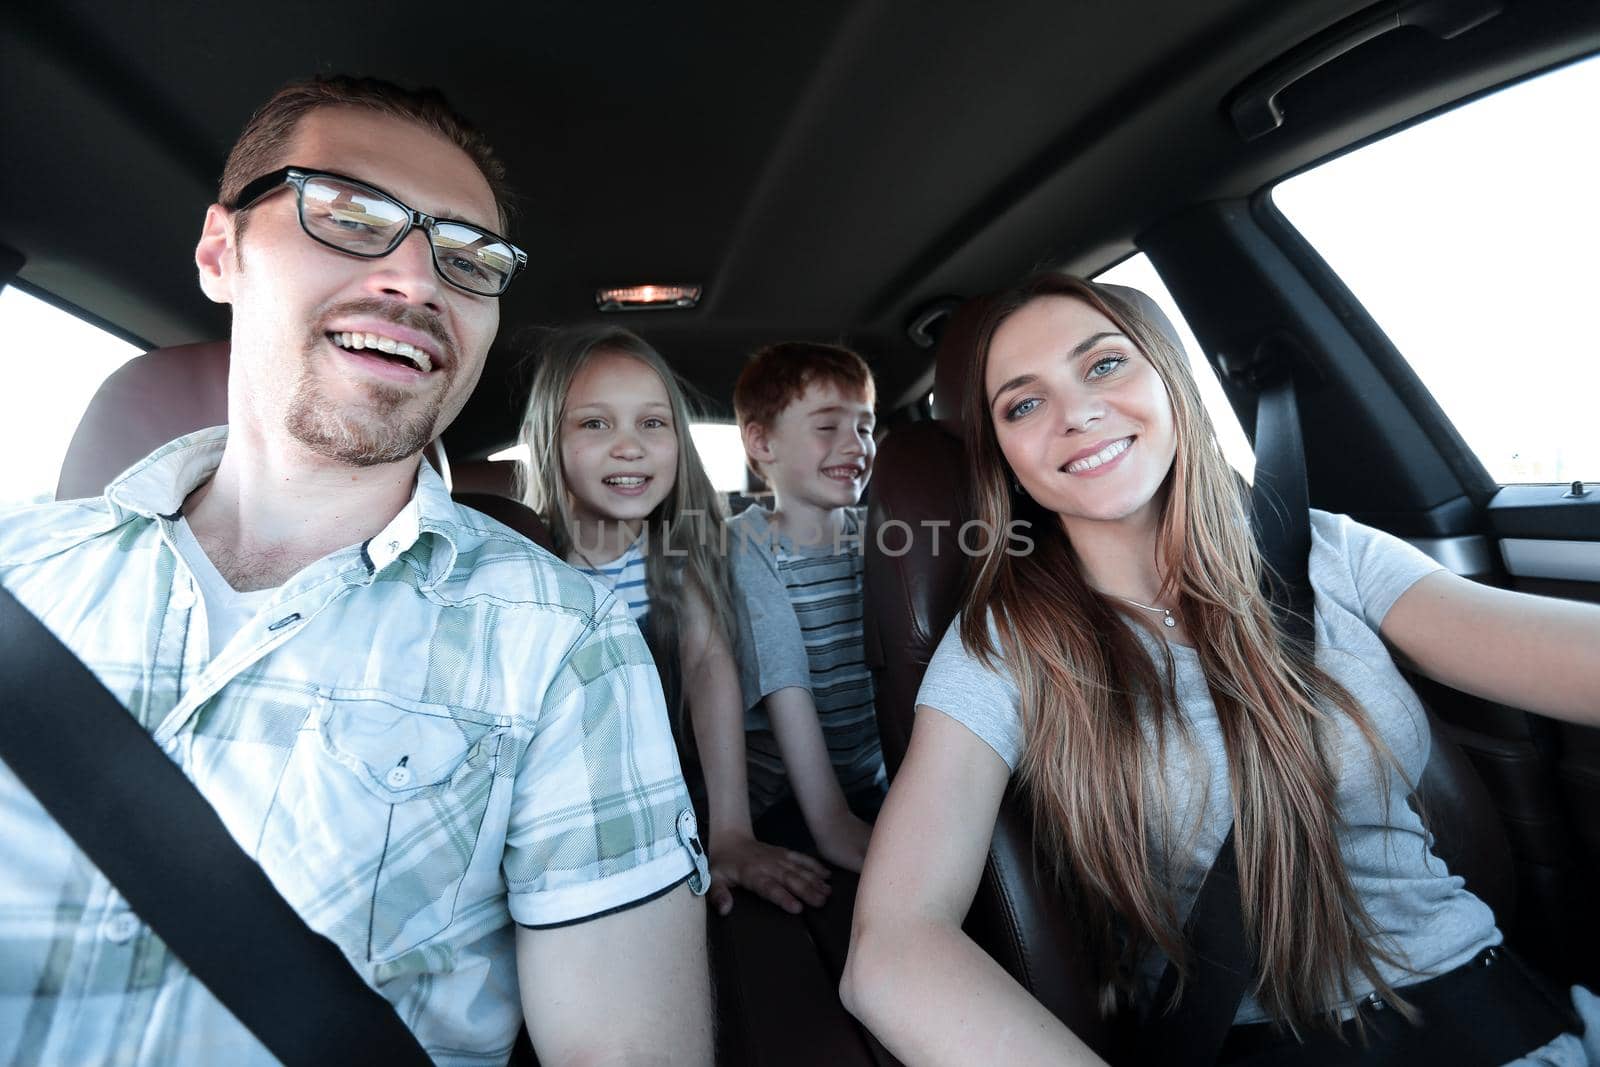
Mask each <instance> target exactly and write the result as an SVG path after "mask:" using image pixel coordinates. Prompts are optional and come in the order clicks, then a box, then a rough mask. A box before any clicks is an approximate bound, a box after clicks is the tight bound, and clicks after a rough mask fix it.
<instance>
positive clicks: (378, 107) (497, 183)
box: [217, 74, 514, 233]
mask: <svg viewBox="0 0 1600 1067" xmlns="http://www.w3.org/2000/svg"><path fill="white" fill-rule="evenodd" d="M322 107H358V108H365V109H367V110H368V111H376V112H378V113H379V114H383V115H392V116H394V117H395V118H398V119H405V120H407V121H410V122H415V123H416V124H417V125H419V126H422V127H423V128H425V129H429V130H432V131H433V132H435V133H437V134H439V135H440V136H441V137H443V138H444V139H445V140H447V141H449V142H450V143H451V144H453V145H455V146H456V147H457V148H459V149H461V150H462V151H463V152H465V153H466V154H467V155H468V156H470V157H471V159H472V162H474V163H476V164H477V166H478V170H479V172H480V173H482V174H483V178H484V180H485V181H486V182H488V183H489V189H490V190H491V191H492V192H493V193H494V200H495V205H496V207H498V208H499V212H500V219H499V227H500V230H501V232H502V233H503V232H504V231H505V230H506V229H507V228H508V227H509V226H510V225H511V217H512V214H513V201H514V196H513V194H512V192H511V186H510V184H509V183H508V182H507V181H506V168H505V164H503V163H501V162H500V158H499V157H498V156H496V155H495V154H494V149H493V148H490V147H489V142H488V140H487V139H486V138H485V137H484V136H483V134H481V133H479V132H478V130H477V128H476V127H474V126H473V125H472V124H471V123H470V122H468V121H467V120H466V119H464V118H462V117H461V116H460V115H459V114H458V113H457V112H456V111H455V109H453V108H452V107H451V106H450V105H449V103H448V102H447V101H446V100H445V98H444V94H443V93H441V92H439V90H437V89H407V88H404V87H402V86H399V85H395V84H394V83H393V82H387V81H383V80H382V79H379V78H355V77H350V76H348V75H343V74H340V75H331V76H326V77H317V78H311V79H308V80H306V81H297V82H290V83H289V84H288V85H285V86H284V87H283V88H281V89H279V90H278V91H277V92H275V93H273V94H272V97H271V99H269V100H268V101H267V102H266V103H265V104H262V105H261V107H259V108H258V109H256V113H255V114H254V115H252V116H250V121H249V122H247V123H245V127H244V130H243V132H241V133H240V134H239V139H238V140H237V141H235V142H234V145H233V150H232V151H230V152H229V153H228V162H227V163H225V164H224V165H223V168H222V188H221V190H220V191H219V192H218V194H217V200H218V202H219V203H221V204H222V205H223V206H225V207H232V206H233V205H234V203H235V201H237V200H238V198H239V192H240V190H242V189H243V188H244V187H245V186H246V185H247V184H248V183H249V182H251V181H252V180H254V179H256V178H259V177H261V175H263V174H267V173H269V172H271V171H273V170H275V169H277V168H278V167H281V166H284V165H285V164H286V163H290V162H293V161H292V160H286V159H284V158H283V154H284V152H285V151H287V149H288V145H289V141H290V139H292V138H293V137H294V131H295V128H296V127H297V126H298V125H299V124H300V120H301V119H302V118H304V117H305V116H306V115H308V114H310V113H311V112H312V111H315V110H316V109H317V108H322ZM351 177H360V175H351ZM237 226H238V228H239V230H240V231H241V232H242V231H243V228H244V219H243V218H242V217H241V218H240V219H239V220H238V223H237Z"/></svg>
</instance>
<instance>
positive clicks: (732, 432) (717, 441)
mask: <svg viewBox="0 0 1600 1067" xmlns="http://www.w3.org/2000/svg"><path fill="white" fill-rule="evenodd" d="M689 436H690V437H692V438H693V439H694V447H695V451H696V452H699V453H700V462H701V463H704V464H705V467H706V474H707V475H709V476H710V478H711V484H712V486H713V487H715V488H716V490H717V492H719V493H742V492H744V490H745V486H746V484H747V481H746V475H745V465H744V443H743V441H742V440H741V439H740V437H739V427H737V426H735V425H734V424H733V423H731V422H696V423H693V424H691V425H690V427H689Z"/></svg>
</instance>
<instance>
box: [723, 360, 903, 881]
mask: <svg viewBox="0 0 1600 1067" xmlns="http://www.w3.org/2000/svg"><path fill="white" fill-rule="evenodd" d="M874 399H875V389H874V386H873V381H872V372H871V371H870V370H869V369H868V368H867V365H866V363H865V362H864V361H863V360H862V359H861V357H860V356H858V355H856V354H855V353H854V352H851V351H849V350H848V349H845V348H840V347H838V346H835V345H824V344H810V343H803V342H789V343H785V344H777V345H772V346H769V347H767V348H764V349H762V350H761V351H759V352H757V353H756V354H755V356H754V357H753V358H752V359H751V361H750V363H749V365H748V366H746V367H745V370H744V373H743V374H741V375H740V377H739V382H738V385H737V386H735V388H734V398H733V403H734V411H735V413H736V414H737V417H738V420H739V430H740V433H741V434H742V435H743V439H744V448H745V455H746V458H747V459H748V460H749V462H750V466H751V467H752V468H753V469H754V470H755V471H756V473H758V474H760V475H761V476H762V477H763V478H765V479H766V480H767V482H768V483H769V484H770V485H771V486H772V491H773V507H772V509H771V510H770V511H769V510H768V509H766V508H764V507H760V506H759V505H757V506H752V507H750V508H748V509H747V510H745V511H744V512H743V513H741V514H740V515H738V516H737V517H736V518H734V519H733V520H732V521H731V523H730V525H729V529H730V531H731V533H732V544H733V573H734V580H735V583H736V584H737V587H738V599H739V601H740V603H741V607H742V609H743V616H744V618H743V630H744V632H743V634H742V641H741V651H740V657H739V658H740V675H741V682H742V685H743V689H744V698H745V706H746V708H747V709H749V710H748V715H747V720H746V725H747V745H746V748H747V752H748V757H749V765H750V768H749V769H750V808H751V816H752V817H753V818H756V819H760V818H761V816H762V815H763V814H764V813H767V812H769V811H771V814H772V818H771V819H769V820H768V826H767V827H763V828H759V829H758V833H760V834H761V836H763V837H764V838H768V837H769V836H773V835H776V837H777V838H781V837H782V836H783V831H782V830H781V829H779V828H778V827H780V826H781V825H782V823H783V821H784V814H785V811H788V812H790V819H789V821H793V815H792V812H793V807H794V806H795V805H796V804H797V805H798V809H799V814H800V815H801V816H802V817H803V818H804V821H805V828H806V830H807V831H809V834H810V837H811V838H812V839H813V841H814V842H815V844H816V847H817V851H818V852H820V853H821V855H822V857H823V858H824V859H826V860H828V861H830V862H832V863H834V864H837V865H838V866H840V867H845V868H848V869H850V870H857V871H858V870H860V869H861V862H862V859H863V858H864V857H865V855H866V849H867V839H868V837H869V836H870V834H871V827H870V825H869V821H868V820H870V819H872V818H873V817H874V816H875V815H876V814H877V809H878V806H879V804H880V803H881V802H882V799H883V788H884V770H883V754H882V751H881V749H880V746H879V742H878V725H877V719H876V717H875V715H874V711H873V692H872V676H871V674H870V673H869V672H868V671H867V667H866V663H865V662H864V659H863V654H862V633H861V619H862V594H861V564H862V556H861V550H860V549H861V535H862V529H863V526H864V520H865V516H864V515H863V514H862V510H863V509H861V508H860V507H858V506H857V505H858V502H859V501H860V499H861V491H862V489H863V488H865V486H866V483H867V478H868V477H869V476H870V475H871V473H872V459H873V455H874V453H875V451H876V447H875V445H874V443H873V438H872V431H873V424H874V415H873V402H874ZM791 793H792V795H793V798H794V799H793V801H790V800H789V797H790V795H791ZM775 823H776V825H774V824H775Z"/></svg>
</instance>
